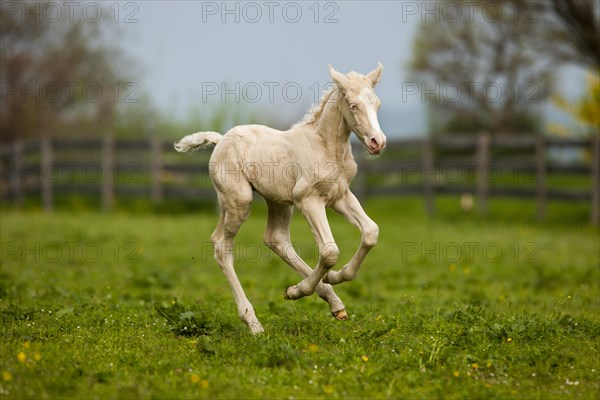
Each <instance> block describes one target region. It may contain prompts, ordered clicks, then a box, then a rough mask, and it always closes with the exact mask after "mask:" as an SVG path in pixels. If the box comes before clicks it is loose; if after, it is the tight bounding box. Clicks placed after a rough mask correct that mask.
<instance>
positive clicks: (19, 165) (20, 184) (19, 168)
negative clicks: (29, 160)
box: [10, 138, 25, 209]
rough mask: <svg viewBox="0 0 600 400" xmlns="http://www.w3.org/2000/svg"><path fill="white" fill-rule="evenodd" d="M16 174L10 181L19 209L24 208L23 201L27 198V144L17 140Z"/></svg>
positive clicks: (15, 145)
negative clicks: (25, 163)
mask: <svg viewBox="0 0 600 400" xmlns="http://www.w3.org/2000/svg"><path fill="white" fill-rule="evenodd" d="M13 153H14V163H15V173H14V175H13V176H12V178H11V180H10V186H11V191H12V192H13V193H14V195H15V203H16V205H17V208H19V209H20V208H23V200H24V198H25V188H24V186H25V182H24V180H25V174H24V173H23V171H24V169H25V165H24V162H25V142H23V139H20V138H19V139H16V140H15V142H14V143H13Z"/></svg>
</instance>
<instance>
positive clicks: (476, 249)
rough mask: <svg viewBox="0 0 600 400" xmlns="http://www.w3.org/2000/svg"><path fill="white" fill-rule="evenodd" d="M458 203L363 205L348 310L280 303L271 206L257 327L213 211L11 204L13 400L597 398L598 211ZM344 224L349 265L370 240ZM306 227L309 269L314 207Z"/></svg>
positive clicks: (5, 380)
mask: <svg viewBox="0 0 600 400" xmlns="http://www.w3.org/2000/svg"><path fill="white" fill-rule="evenodd" d="M456 202H457V200H456V199H452V198H448V199H442V200H438V209H439V212H438V216H437V217H436V218H435V219H428V218H427V217H425V216H424V214H423V212H422V202H421V201H420V200H414V199H399V200H398V199H387V200H373V201H369V202H367V203H366V205H365V208H366V209H367V211H368V213H369V214H370V215H371V216H372V218H373V219H374V220H375V221H377V222H378V223H379V225H380V229H381V233H380V240H379V243H378V245H377V247H376V248H375V249H373V251H372V252H371V253H370V254H369V256H368V257H367V260H366V262H365V264H364V266H363V269H362V270H361V273H360V274H359V276H358V278H357V280H356V281H354V282H349V283H345V284H342V285H339V286H337V287H336V291H337V293H338V294H339V295H340V297H341V298H342V300H344V302H345V304H346V307H347V309H348V312H349V314H350V318H349V320H347V321H343V322H339V321H335V320H334V319H333V318H332V317H331V316H330V315H329V310H328V307H327V304H325V303H324V302H323V301H321V300H320V299H318V298H317V297H316V296H313V297H310V298H306V299H302V300H299V301H297V302H288V301H285V300H283V299H282V294H283V289H284V287H286V286H288V285H290V284H293V283H296V282H298V281H299V277H298V276H296V275H295V273H294V272H293V271H292V270H291V269H290V268H289V267H287V265H285V264H284V263H283V262H282V261H281V260H279V259H278V258H277V257H275V256H274V255H272V253H270V251H269V250H268V249H266V247H265V246H263V245H262V239H261V238H262V232H263V229H264V225H265V210H264V206H263V205H262V204H260V203H257V204H256V206H255V210H254V212H253V215H252V216H251V217H250V219H249V220H248V222H247V223H246V224H245V225H244V226H243V227H242V230H241V232H240V234H239V236H238V238H239V245H238V250H239V252H238V253H240V254H241V256H239V257H238V263H237V270H238V275H239V276H240V279H241V281H242V284H243V285H244V288H245V290H246V293H247V294H248V297H249V298H250V300H251V301H252V302H253V304H254V306H255V309H256V311H257V315H258V317H259V319H260V320H261V322H262V323H263V326H264V328H265V329H266V333H265V334H264V335H262V336H258V337H253V336H251V335H250V334H249V333H248V330H247V328H246V327H245V326H244V325H243V324H242V323H241V322H240V321H239V320H238V318H237V316H236V310H235V305H234V302H233V297H232V295H231V293H230V289H229V286H228V284H227V282H226V280H225V278H224V277H223V276H222V274H221V272H220V269H219V267H218V266H217V265H216V263H215V262H214V261H213V259H212V254H211V252H212V247H211V245H210V243H209V237H210V234H211V232H212V230H213V228H214V225H215V224H216V216H215V215H213V214H211V213H200V214H179V215H148V214H137V215H131V214H124V213H115V214H107V215H102V214H97V213H90V212H85V211H82V212H80V213H66V212H57V213H55V214H42V213H37V212H28V213H22V212H16V211H11V212H6V211H4V212H2V214H1V218H2V221H1V228H2V229H1V236H0V237H1V240H2V259H1V260H2V268H1V272H0V300H1V301H0V323H1V326H2V328H1V330H2V336H1V361H0V373H1V374H2V377H1V378H0V398H35V399H40V398H78V399H79V398H198V397H200V398H330V397H331V398H348V397H352V398H469V399H472V398H486V399H487V398H514V399H517V398H518V399H522V398H539V399H541V398H544V399H545V398H553V399H564V398H572V399H597V398H598V394H599V391H600V379H599V374H598V372H599V371H600V364H599V360H600V352H599V345H600V343H599V335H600V315H599V311H600V309H599V307H600V298H599V297H600V283H599V280H600V271H599V263H600V260H599V240H598V238H599V232H598V229H597V228H592V227H589V226H587V225H586V224H585V221H586V217H587V214H586V213H587V208H586V207H584V206H582V207H573V206H571V205H568V206H567V205H564V204H560V203H556V204H553V203H551V205H550V206H549V210H548V213H549V218H548V222H546V223H544V224H538V223H536V222H535V208H534V206H533V205H532V204H533V203H530V202H518V201H512V202H510V201H495V202H494V201H493V202H492V203H491V204H490V216H489V217H487V218H482V217H477V216H476V215H464V214H462V213H460V212H458V211H456V210H457V207H456V204H455V203H456ZM555 217H556V218H555ZM574 220H576V221H577V222H576V223H574V222H572V221H574ZM581 221H584V222H581ZM330 222H331V225H332V229H333V232H334V235H335V237H336V240H337V243H338V245H339V247H340V249H341V251H342V255H341V261H340V264H341V263H343V262H344V261H345V260H347V259H349V258H350V257H351V256H352V254H353V253H354V250H355V248H356V246H357V244H358V240H359V235H358V233H357V232H355V231H354V229H353V228H351V227H350V226H349V224H348V223H346V222H345V221H343V220H342V219H341V218H340V217H339V216H337V215H335V214H331V215H330ZM292 238H293V241H294V243H295V244H296V246H297V247H298V249H299V252H300V253H301V254H302V255H303V256H304V257H306V258H307V259H308V260H309V263H314V262H315V260H316V254H315V251H314V245H313V244H312V238H311V235H310V232H309V229H308V227H307V225H306V223H305V222H304V221H303V220H302V218H301V217H300V216H295V219H294V223H293V232H292ZM175 299H177V300H176V301H175Z"/></svg>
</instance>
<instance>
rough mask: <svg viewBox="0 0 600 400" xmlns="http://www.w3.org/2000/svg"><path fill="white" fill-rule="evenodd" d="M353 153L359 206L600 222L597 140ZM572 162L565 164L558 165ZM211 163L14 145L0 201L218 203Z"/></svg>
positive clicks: (492, 141)
mask: <svg viewBox="0 0 600 400" xmlns="http://www.w3.org/2000/svg"><path fill="white" fill-rule="evenodd" d="M565 149H566V150H565ZM569 149H570V150H569ZM354 151H355V154H356V159H357V162H358V163H359V174H358V175H357V177H356V179H355V181H354V182H353V191H354V192H355V193H356V194H357V196H359V197H360V198H367V197H370V196H400V195H422V196H423V198H424V203H425V207H426V210H427V212H428V213H429V214H434V213H435V196H436V195H437V194H460V195H467V196H468V195H471V196H473V197H474V198H475V199H476V200H477V205H478V210H479V212H481V213H482V214H485V213H486V212H487V209H488V199H489V198H490V197H493V196H503V197H522V198H534V199H536V203H537V216H538V218H539V219H544V218H545V215H546V205H547V202H548V200H549V199H558V200H563V201H585V202H588V203H589V204H590V222H592V223H593V224H598V221H599V219H600V211H599V209H600V141H599V139H598V138H595V139H558V138H547V137H533V136H517V137H515V136H490V135H487V134H481V135H444V136H435V137H429V138H412V139H396V140H390V141H389V142H388V146H387V149H386V151H385V152H384V154H383V155H382V156H381V157H379V158H378V159H367V158H369V157H368V156H365V154H366V153H365V151H364V150H363V149H362V146H360V145H359V144H356V145H354ZM569 152H570V154H571V157H570V158H571V159H570V160H567V161H568V162H565V161H564V160H562V161H561V158H563V157H564V154H565V153H567V154H569ZM208 156H209V152H204V153H197V154H194V155H193V156H192V157H188V156H185V155H181V154H178V153H176V152H175V151H174V150H173V147H172V142H167V141H164V140H160V139H157V138H154V139H143V140H131V139H127V140H125V139H113V138H111V137H110V136H107V137H104V138H103V139H54V140H51V139H48V138H45V139H41V140H39V141H16V142H13V143H9V144H4V145H3V147H2V151H1V152H0V157H1V171H0V198H1V199H2V202H11V203H14V204H15V205H16V206H17V207H22V206H23V204H24V202H25V200H26V199H29V198H37V197H39V198H41V203H42V206H43V208H44V209H45V210H52V209H53V207H54V204H55V197H56V196H59V195H60V196H63V195H68V194H70V193H76V194H79V195H90V196H93V197H96V198H99V199H100V204H101V207H102V209H103V210H110V209H111V208H113V206H114V203H115V200H116V199H130V198H132V197H141V198H147V199H150V200H151V201H152V202H154V203H159V202H161V201H163V200H165V199H215V194H214V191H213V190H212V188H211V186H210V180H209V175H208V170H209V167H210V166H209V163H208ZM564 176H573V177H575V178H574V179H575V180H576V181H578V182H579V183H580V184H579V185H578V187H577V185H576V187H571V186H569V185H567V186H568V187H556V185H555V184H554V183H553V182H552V180H553V177H557V178H556V179H554V180H557V179H558V181H560V180H561V179H563V180H564ZM560 177H563V178H560ZM559 186H560V185H559ZM36 196H37V197H36Z"/></svg>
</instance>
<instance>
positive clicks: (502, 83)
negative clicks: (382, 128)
mask: <svg viewBox="0 0 600 400" xmlns="http://www.w3.org/2000/svg"><path fill="white" fill-rule="evenodd" d="M558 3H569V4H570V3H577V4H578V5H579V6H581V7H582V9H583V7H584V5H583V2H577V1H574V0H571V1H568V0H564V1H556V2H554V3H548V2H521V1H518V0H480V1H470V2H469V1H465V2H459V3H457V2H446V3H444V2H441V3H439V4H442V6H441V8H440V10H444V8H443V7H445V6H447V5H449V4H452V5H453V7H454V8H456V11H454V13H451V11H449V10H450V7H446V9H445V10H446V11H445V13H444V12H440V14H441V17H442V18H440V19H439V20H438V21H436V20H435V19H429V20H426V21H425V22H424V23H423V24H422V25H421V27H420V29H419V32H418V34H417V37H416V40H415V42H414V44H413V49H414V50H413V58H412V60H411V63H410V69H411V71H412V73H413V76H414V77H415V78H416V79H417V80H418V81H419V82H420V84H421V88H422V90H423V91H424V92H425V93H429V94H430V96H429V98H428V99H427V100H428V105H429V112H430V115H431V116H432V118H433V123H434V124H436V125H437V130H441V131H457V130H458V131H470V132H477V131H480V130H482V129H485V130H488V131H490V132H492V133H498V132H508V133H516V132H519V133H527V132H530V133H535V132H538V131H539V130H541V129H542V121H541V118H540V115H541V109H540V108H541V105H542V104H543V103H544V102H545V101H546V100H547V98H548V96H549V94H550V93H551V91H552V89H553V85H552V84H553V81H554V72H555V71H556V70H557V66H558V65H561V64H563V63H565V62H576V63H582V62H586V63H588V62H589V60H590V59H593V57H590V56H589V52H586V53H585V54H587V55H588V57H586V58H585V60H586V61H582V57H581V51H584V50H585V49H588V48H591V47H586V46H584V45H583V44H582V45H580V47H577V48H576V49H575V51H574V41H575V39H574V35H573V34H572V32H571V30H572V29H575V28H569V27H568V26H570V27H575V26H585V27H589V26H591V25H590V24H589V23H588V22H587V19H585V20H584V22H583V23H581V24H579V25H578V24H575V23H570V24H565V23H561V22H560V20H559V19H560V18H562V17H560V15H561V14H558V12H557V11H556V10H557V8H555V7H554V6H555V4H558ZM579 3H581V4H579ZM589 8H590V15H592V16H593V15H594V13H596V14H597V10H595V9H593V6H590V7H589ZM596 8H597V7H596ZM580 11H581V10H580ZM592 11H593V12H592ZM444 14H445V15H444ZM456 15H461V16H463V17H462V18H460V19H458V20H457V18H454V17H455V16H456ZM585 29H587V28H585ZM585 29H582V30H584V31H585V32H587V30H585ZM595 29H596V32H597V25H596V28H595ZM583 36H585V37H586V38H587V37H588V36H593V35H587V34H586V35H583ZM580 42H581V43H584V42H585V43H591V46H592V47H593V45H594V44H593V43H594V42H593V40H580ZM577 49H581V50H577ZM585 51H587V50H585ZM431 94H433V95H434V96H435V97H433V98H432V96H431Z"/></svg>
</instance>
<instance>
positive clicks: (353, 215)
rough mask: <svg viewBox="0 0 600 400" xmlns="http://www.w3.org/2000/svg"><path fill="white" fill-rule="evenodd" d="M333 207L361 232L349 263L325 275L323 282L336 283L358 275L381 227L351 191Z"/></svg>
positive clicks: (349, 279)
mask: <svg viewBox="0 0 600 400" xmlns="http://www.w3.org/2000/svg"><path fill="white" fill-rule="evenodd" d="M333 209H334V210H335V211H337V212H338V213H340V214H341V215H343V216H344V217H346V219H348V221H350V223H352V225H354V226H356V227H357V228H358V229H359V230H360V233H361V241H360V246H359V247H358V250H357V251H356V253H355V254H354V256H353V257H352V258H351V259H350V261H349V262H348V264H346V265H345V266H344V268H342V269H341V270H340V271H328V272H327V273H326V274H325V276H324V277H323V282H325V283H329V284H331V285H336V284H338V283H341V282H346V281H351V280H353V279H354V278H355V277H356V275H357V274H358V270H359V269H360V266H361V264H362V262H363V261H364V259H365V257H366V256H367V253H368V252H369V250H371V248H373V246H375V244H376V243H377V237H378V236H379V227H378V226H377V224H376V223H375V222H373V220H372V219H371V218H369V216H368V215H367V214H366V213H365V211H364V210H363V208H362V206H361V205H360V203H359V201H358V199H357V198H356V196H355V195H354V194H353V193H352V192H350V191H348V192H347V193H346V194H345V195H344V197H342V198H341V199H340V200H338V201H337V202H336V203H335V204H334V205H333Z"/></svg>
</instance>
